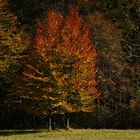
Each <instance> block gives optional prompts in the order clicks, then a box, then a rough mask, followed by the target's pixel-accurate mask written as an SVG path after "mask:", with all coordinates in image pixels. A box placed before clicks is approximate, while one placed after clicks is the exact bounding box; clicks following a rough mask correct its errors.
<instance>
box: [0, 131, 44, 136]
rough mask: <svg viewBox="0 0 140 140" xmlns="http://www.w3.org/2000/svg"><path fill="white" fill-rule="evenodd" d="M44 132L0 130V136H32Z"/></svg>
mask: <svg viewBox="0 0 140 140" xmlns="http://www.w3.org/2000/svg"><path fill="white" fill-rule="evenodd" d="M43 131H45V130H0V136H11V135H20V134H25V135H26V134H32V133H39V132H43Z"/></svg>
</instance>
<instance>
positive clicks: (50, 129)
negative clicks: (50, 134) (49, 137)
mask: <svg viewBox="0 0 140 140" xmlns="http://www.w3.org/2000/svg"><path fill="white" fill-rule="evenodd" d="M49 131H52V118H51V117H50V116H49Z"/></svg>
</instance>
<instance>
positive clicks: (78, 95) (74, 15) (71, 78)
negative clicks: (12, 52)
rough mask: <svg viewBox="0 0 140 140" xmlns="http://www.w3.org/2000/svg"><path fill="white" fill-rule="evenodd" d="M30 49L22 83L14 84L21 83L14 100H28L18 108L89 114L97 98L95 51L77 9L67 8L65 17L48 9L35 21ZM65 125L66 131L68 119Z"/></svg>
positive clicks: (47, 113)
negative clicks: (36, 23) (40, 18)
mask: <svg viewBox="0 0 140 140" xmlns="http://www.w3.org/2000/svg"><path fill="white" fill-rule="evenodd" d="M33 50H34V52H33V54H32V55H31V56H30V57H29V61H28V64H27V65H26V67H27V69H26V70H25V71H24V72H23V77H24V78H23V79H24V80H22V82H18V84H19V83H22V84H21V86H20V87H22V90H19V93H20V94H18V97H19V98H20V99H21V100H24V101H25V104H26V103H27V101H28V100H29V101H30V102H28V104H26V106H25V105H22V106H23V107H25V109H27V108H28V109H29V110H30V111H31V112H35V113H36V114H38V113H41V114H46V115H52V114H54V113H59V114H60V113H64V114H67V113H70V112H79V111H84V112H91V111H93V108H94V107H95V105H94V102H95V99H96V98H98V97H99V93H98V91H97V89H96V81H95V74H96V68H95V64H96V58H97V52H96V47H95V45H94V44H93V43H92V42H91V40H90V32H89V28H88V26H86V25H84V24H82V18H81V17H79V15H78V10H77V8H71V9H70V13H69V15H67V16H66V17H65V18H64V17H62V15H61V14H60V13H59V12H58V11H51V10H50V11H49V12H48V14H47V17H46V19H45V21H41V20H39V22H38V28H37V32H36V36H35V45H34V48H33ZM23 83H24V84H23ZM25 85H26V86H25ZM21 91H22V94H21ZM67 124H68V125H67V128H69V119H68V120H67ZM50 130H51V120H50Z"/></svg>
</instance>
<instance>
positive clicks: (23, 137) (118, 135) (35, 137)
mask: <svg viewBox="0 0 140 140" xmlns="http://www.w3.org/2000/svg"><path fill="white" fill-rule="evenodd" d="M0 140H140V130H106V129H105V130H104V129H103V130H91V129H86V130H84V129H81V130H79V129H74V130H68V131H66V130H57V131H52V132H47V131H41V130H39V131H37V130H36V131H33V130H25V131H24V130H23V131H12V130H11V131H0Z"/></svg>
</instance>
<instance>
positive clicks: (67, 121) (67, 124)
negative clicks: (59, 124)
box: [66, 115, 70, 130]
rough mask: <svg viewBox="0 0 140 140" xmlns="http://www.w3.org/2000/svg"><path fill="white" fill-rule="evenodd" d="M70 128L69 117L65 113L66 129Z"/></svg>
mask: <svg viewBox="0 0 140 140" xmlns="http://www.w3.org/2000/svg"><path fill="white" fill-rule="evenodd" d="M69 129H70V119H69V115H67V119H66V130H69Z"/></svg>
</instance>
